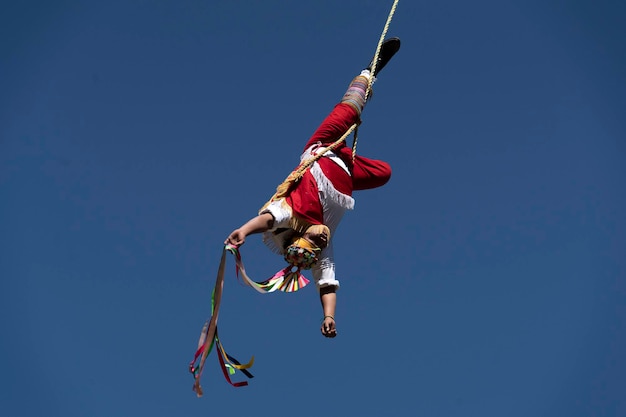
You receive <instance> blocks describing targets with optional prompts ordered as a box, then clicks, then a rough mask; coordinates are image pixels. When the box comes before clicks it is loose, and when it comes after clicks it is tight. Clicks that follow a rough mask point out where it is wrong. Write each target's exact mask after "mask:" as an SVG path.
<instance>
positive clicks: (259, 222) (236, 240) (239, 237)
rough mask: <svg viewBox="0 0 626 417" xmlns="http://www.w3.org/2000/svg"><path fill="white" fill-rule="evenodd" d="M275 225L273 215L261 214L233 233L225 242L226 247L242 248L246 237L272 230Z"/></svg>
mask: <svg viewBox="0 0 626 417" xmlns="http://www.w3.org/2000/svg"><path fill="white" fill-rule="evenodd" d="M273 225H274V216H272V214H271V213H269V212H266V213H263V214H259V215H258V216H256V217H254V218H252V219H250V220H248V222H247V223H246V224H244V225H243V226H241V227H240V228H239V229H235V230H233V231H232V233H231V234H230V235H228V237H227V238H226V241H225V242H224V244H225V245H227V244H230V245H235V246H241V245H243V244H244V243H245V241H246V237H247V236H248V235H251V234H253V233H263V232H265V231H267V230H269V229H271V228H272V226H273Z"/></svg>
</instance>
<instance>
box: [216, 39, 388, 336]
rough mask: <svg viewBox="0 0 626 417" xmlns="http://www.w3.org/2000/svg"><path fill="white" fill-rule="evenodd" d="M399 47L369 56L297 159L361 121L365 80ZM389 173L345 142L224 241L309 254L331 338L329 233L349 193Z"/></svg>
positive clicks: (333, 282) (333, 298) (350, 204)
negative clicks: (250, 239) (257, 238)
mask: <svg viewBox="0 0 626 417" xmlns="http://www.w3.org/2000/svg"><path fill="white" fill-rule="evenodd" d="M399 49H400V39H398V38H391V39H388V40H386V41H385V42H384V43H383V45H382V47H381V50H380V53H379V57H378V62H377V63H376V66H375V68H374V62H373V60H372V62H371V63H370V65H369V66H368V67H367V69H365V70H363V71H362V72H361V74H360V75H358V76H357V77H356V78H354V80H353V81H352V83H351V84H350V86H349V87H348V90H347V91H346V93H345V94H344V96H343V98H342V99H341V102H340V103H339V104H337V105H336V106H335V107H334V109H333V111H332V112H331V113H330V115H328V117H326V119H325V120H324V121H323V122H322V124H321V125H320V126H319V127H318V128H317V130H316V131H315V133H314V134H313V136H311V138H310V139H309V140H308V142H307V143H306V145H305V146H304V152H303V153H302V155H301V157H300V160H301V161H304V160H307V159H309V158H311V157H313V156H315V155H317V153H319V152H320V151H321V150H322V148H324V147H326V146H328V145H330V144H332V143H333V142H335V141H336V140H337V139H339V138H340V137H342V136H343V135H344V133H346V132H347V131H348V130H349V129H350V127H351V126H352V125H353V124H355V123H359V122H360V115H361V111H362V110H363V107H364V106H365V101H366V91H367V88H368V83H369V79H370V78H371V77H374V76H377V75H378V73H379V72H380V71H381V70H382V69H383V67H384V66H385V65H386V64H387V63H388V62H389V60H390V59H391V58H392V57H393V56H394V54H395V53H396V52H397V51H398V50H399ZM372 68H374V74H372V73H371V69H372ZM390 177H391V167H390V166H389V164H387V163H386V162H383V161H379V160H375V159H369V158H365V157H362V156H359V155H356V156H355V157H354V159H353V157H352V149H351V148H350V147H348V146H346V144H345V141H344V142H343V143H342V144H341V145H339V147H337V148H336V149H335V150H334V151H326V152H325V153H324V155H323V156H322V157H321V158H319V159H318V160H317V161H316V162H315V163H313V165H311V167H310V168H309V169H308V170H307V171H306V172H305V173H304V175H303V176H302V178H301V179H300V181H299V182H297V183H296V185H295V186H294V187H293V188H292V189H291V190H290V191H289V193H288V194H287V195H286V196H284V197H281V198H279V199H274V200H270V202H269V203H268V204H266V205H265V206H264V207H263V208H262V209H261V211H260V212H259V214H258V216H256V217H254V218H252V219H250V220H249V221H248V222H247V223H245V224H244V225H242V226H241V227H239V228H238V229H235V230H234V231H233V232H232V233H231V234H230V235H229V236H228V238H227V239H226V241H225V242H224V243H225V244H230V245H234V246H241V245H242V244H243V243H244V242H245V239H246V237H247V236H248V235H251V234H253V233H263V241H264V242H265V244H266V245H267V246H268V247H269V248H270V249H272V250H273V251H274V252H276V253H279V254H281V255H283V256H285V259H286V260H287V261H288V262H289V261H290V259H292V258H293V257H298V256H299V257H300V258H299V259H301V258H302V256H303V255H302V254H304V256H305V257H306V256H308V258H307V259H308V260H309V265H308V266H309V267H310V268H311V271H312V274H313V278H314V279H315V284H316V286H317V288H318V290H319V294H320V300H321V303H322V309H323V314H324V318H323V320H322V326H321V332H322V334H323V335H324V336H326V337H335V336H336V335H337V326H336V324H335V308H336V304H337V295H336V291H337V289H338V288H339V281H338V280H337V279H336V277H335V262H334V257H333V245H332V237H333V235H334V232H335V230H336V229H337V226H338V225H339V222H340V221H341V218H342V217H343V215H344V213H345V211H346V210H351V209H353V208H354V199H353V198H352V192H353V191H356V190H367V189H371V188H376V187H380V186H382V185H384V184H385V183H387V181H389V178H390Z"/></svg>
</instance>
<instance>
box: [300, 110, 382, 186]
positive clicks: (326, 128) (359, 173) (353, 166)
mask: <svg viewBox="0 0 626 417" xmlns="http://www.w3.org/2000/svg"><path fill="white" fill-rule="evenodd" d="M358 121H359V113H358V112H357V110H356V109H355V108H354V107H352V106H351V105H349V104H347V103H339V104H337V105H336V106H335V108H334V109H333V111H332V112H331V113H330V114H329V115H328V116H327V117H326V119H325V120H324V121H323V122H322V124H321V125H320V126H319V127H318V128H317V130H316V131H315V133H314V134H313V136H311V138H310V139H309V141H308V142H307V144H306V146H305V147H304V149H308V148H309V147H311V146H312V145H314V144H316V143H321V144H322V145H324V146H326V145H330V144H331V143H333V142H335V141H336V140H337V139H339V138H340V137H341V136H343V135H344V133H346V132H347V131H348V129H349V128H350V127H351V126H352V125H353V124H355V123H357V122H358ZM335 154H337V156H339V157H340V158H341V159H342V160H343V161H344V163H345V164H346V166H347V167H348V170H349V171H350V172H351V173H352V177H351V178H350V177H349V176H348V175H347V174H346V172H345V171H344V170H343V169H342V168H341V167H340V166H338V165H337V164H336V163H334V162H333V161H331V160H329V159H328V158H320V159H319V160H318V163H319V164H320V167H321V168H322V170H323V171H324V174H326V176H327V177H328V178H329V179H331V180H332V181H333V184H334V185H335V187H336V188H337V189H338V191H341V192H343V193H344V194H347V195H352V191H353V190H367V189H370V188H376V187H380V186H382V185H384V184H386V183H387V181H389V178H391V167H390V166H389V164H388V163H386V162H384V161H379V160H376V159H370V158H365V157H363V156H359V155H356V157H355V158H354V162H353V161H352V149H351V148H350V147H348V146H346V144H345V142H344V143H343V144H341V145H340V146H339V147H338V148H337V149H335Z"/></svg>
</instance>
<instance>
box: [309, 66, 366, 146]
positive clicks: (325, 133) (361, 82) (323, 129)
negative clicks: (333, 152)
mask: <svg viewBox="0 0 626 417" xmlns="http://www.w3.org/2000/svg"><path fill="white" fill-rule="evenodd" d="M369 77H371V75H370V72H369V70H363V71H362V72H361V74H360V75H359V76H357V77H356V78H354V79H353V80H352V82H351V83H350V85H349V86H348V90H347V91H346V92H345V94H344V95H343V98H342V99H341V102H340V103H339V104H337V105H336V106H335V108H334V109H333V111H332V112H331V113H330V114H329V115H328V116H327V117H326V119H324V121H323V122H322V124H321V125H320V126H319V127H318V128H317V130H316V131H315V133H314V134H313V136H311V138H310V139H309V141H308V142H307V144H306V146H305V147H304V148H305V149H306V148H308V147H309V146H311V145H313V144H315V143H318V142H321V143H322V144H328V143H332V142H334V141H336V140H337V139H339V138H340V137H341V136H342V135H343V134H344V133H346V131H347V130H348V129H349V128H350V126H352V125H353V124H355V123H357V122H358V121H359V117H360V115H361V112H362V111H363V107H364V106H365V92H366V90H367V84H368V82H369Z"/></svg>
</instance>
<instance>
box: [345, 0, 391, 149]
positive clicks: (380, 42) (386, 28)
mask: <svg viewBox="0 0 626 417" xmlns="http://www.w3.org/2000/svg"><path fill="white" fill-rule="evenodd" d="M399 1H400V0H394V2H393V5H392V6H391V11H390V12H389V16H387V22H385V27H384V28H383V33H381V35H380V39H378V46H376V53H375V54H374V61H373V62H374V63H373V65H372V68H371V69H370V72H371V73H372V74H375V73H376V66H377V65H378V56H379V55H380V49H381V48H382V46H383V42H384V41H385V36H387V31H388V30H389V25H391V19H393V15H394V14H395V13H396V8H397V7H398V3H399ZM373 82H374V76H373V75H372V76H371V77H370V78H369V81H368V83H367V90H366V91H365V100H366V101H367V99H368V97H369V96H370V93H371V92H372V84H373ZM357 132H358V130H355V132H354V141H353V142H352V161H354V158H356V145H357V142H358V140H359V139H358V135H357Z"/></svg>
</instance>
